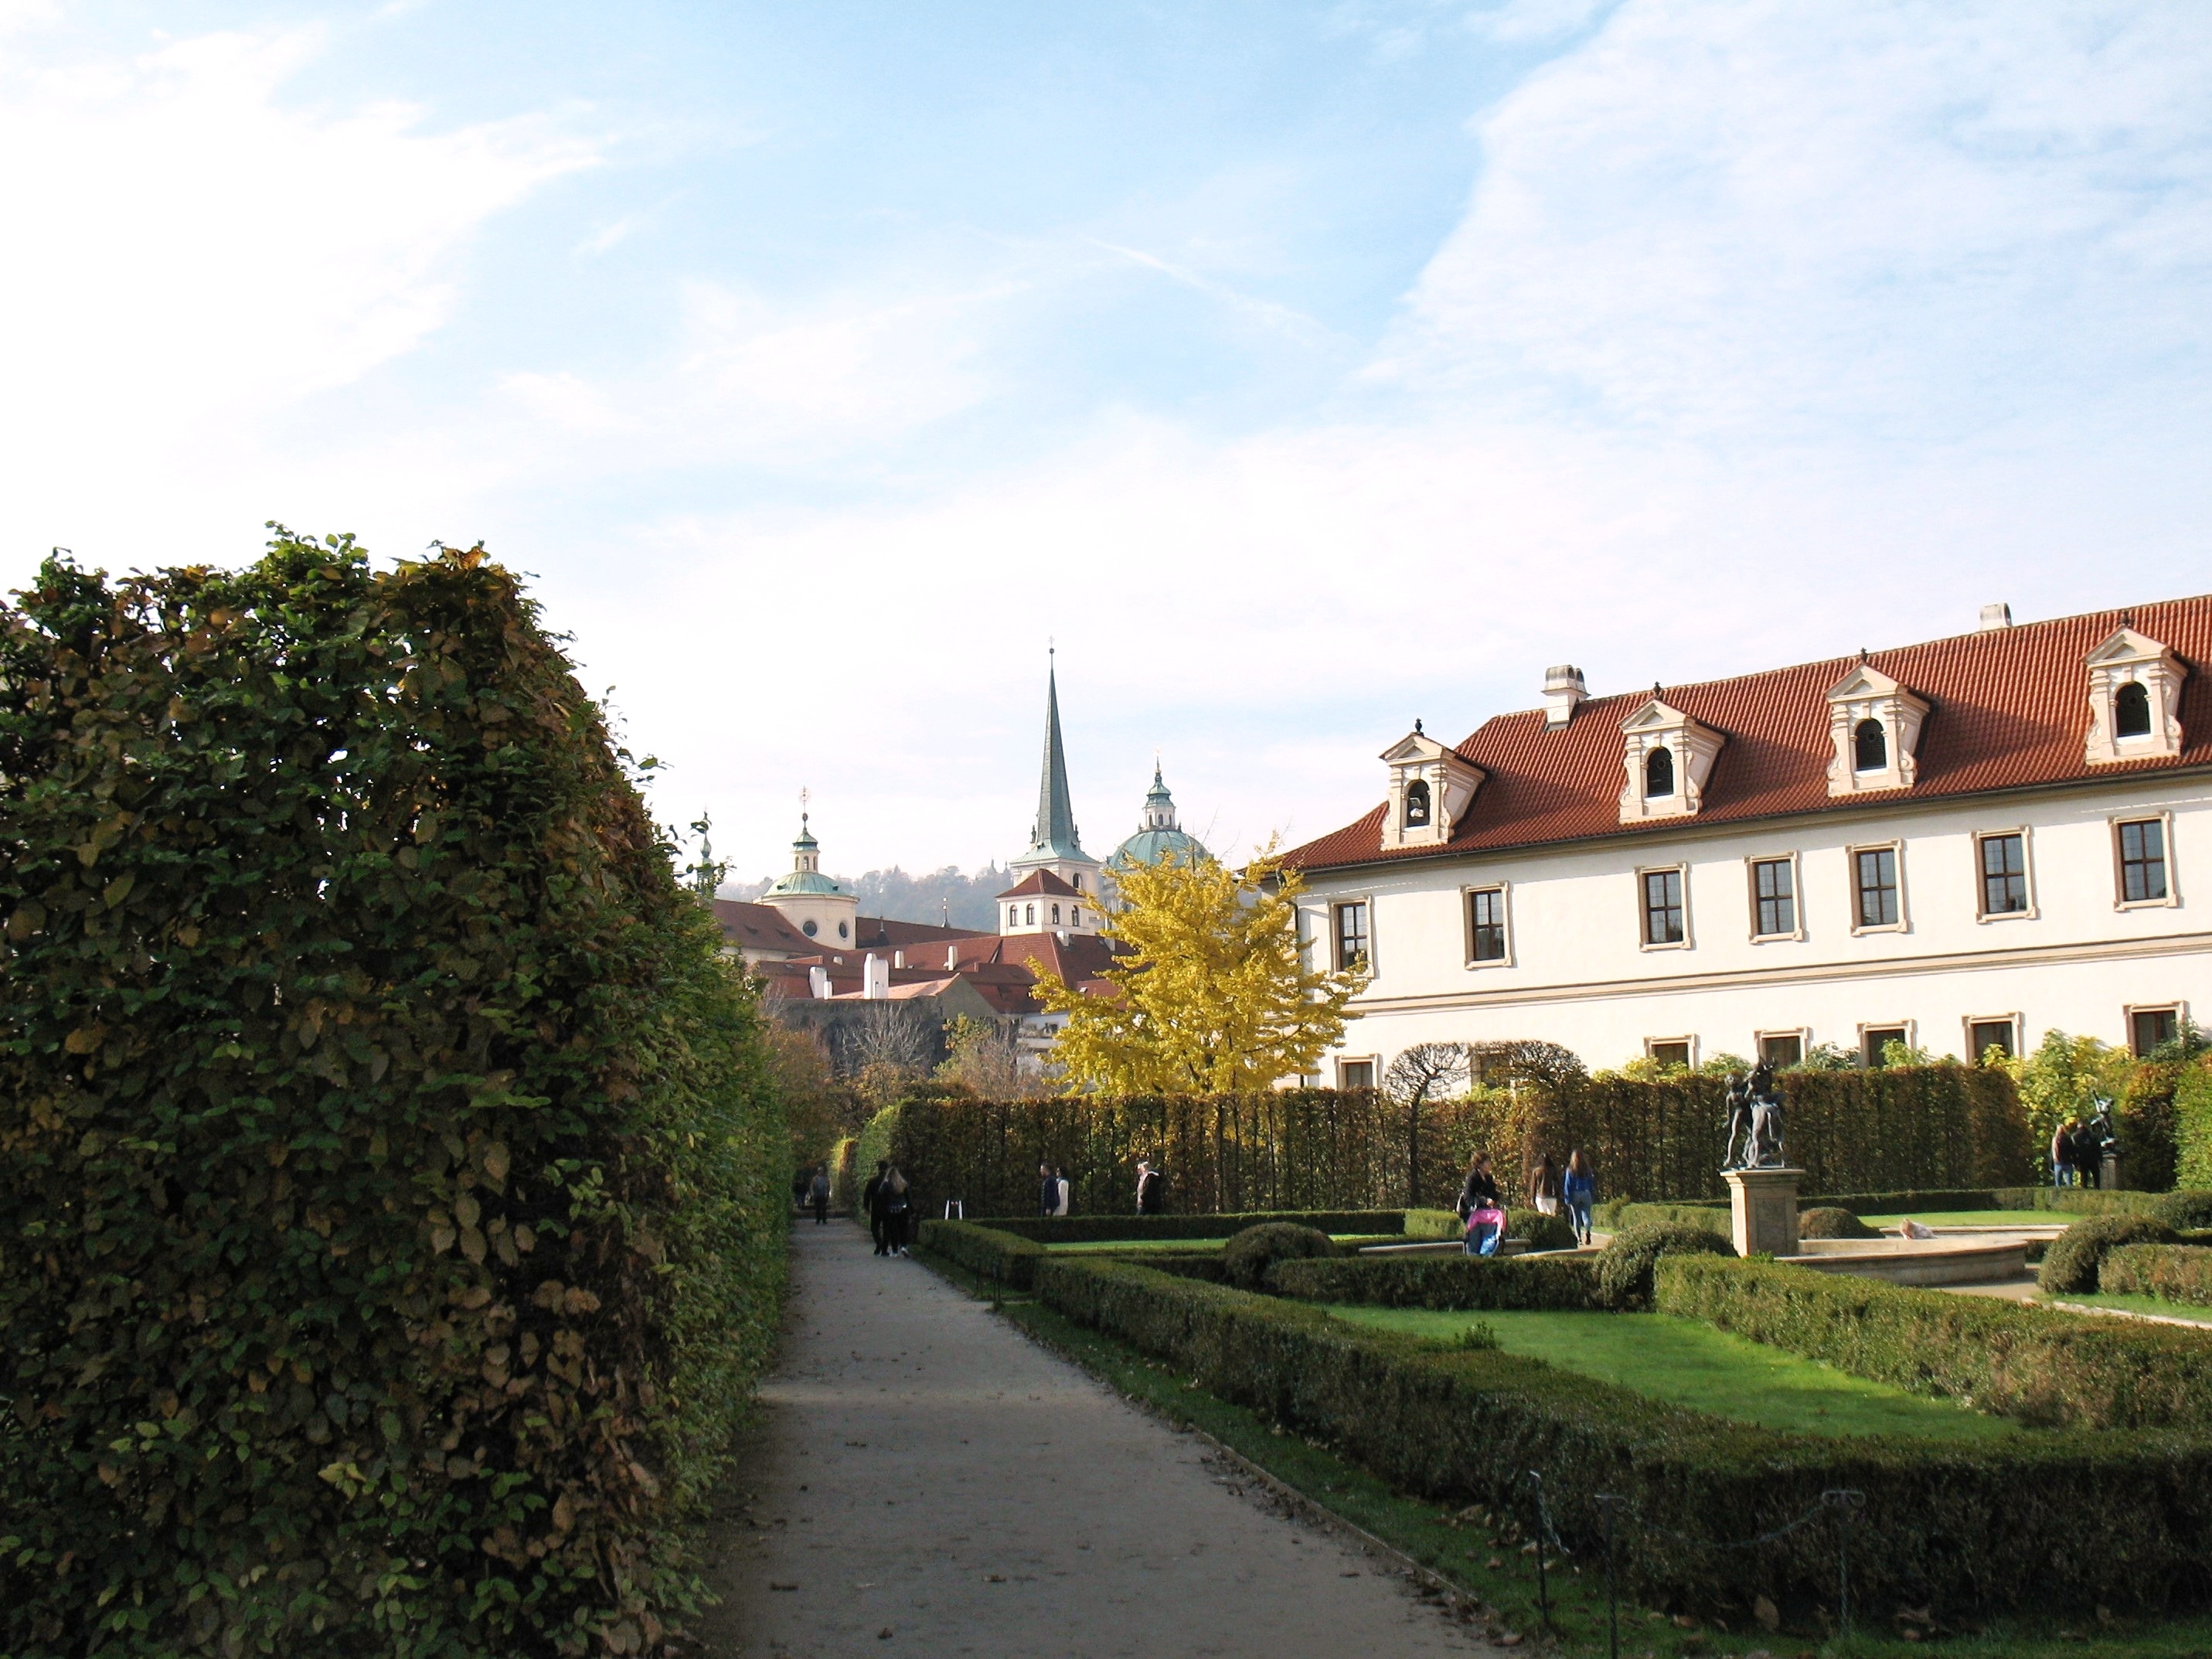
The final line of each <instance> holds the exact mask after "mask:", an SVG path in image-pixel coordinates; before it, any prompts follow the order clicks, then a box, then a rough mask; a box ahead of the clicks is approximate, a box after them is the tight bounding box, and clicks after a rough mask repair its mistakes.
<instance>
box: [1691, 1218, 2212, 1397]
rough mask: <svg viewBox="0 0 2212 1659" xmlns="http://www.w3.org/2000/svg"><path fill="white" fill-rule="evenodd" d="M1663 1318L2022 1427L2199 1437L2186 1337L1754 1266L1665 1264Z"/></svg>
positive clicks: (2192, 1344) (2194, 1361) (2209, 1369)
mask: <svg viewBox="0 0 2212 1659" xmlns="http://www.w3.org/2000/svg"><path fill="white" fill-rule="evenodd" d="M1656 1306H1657V1309H1658V1310H1659V1311H1660V1312H1662V1313H1671V1314H1680V1315H1683V1316H1686V1317H1688V1318H1692V1319H1702V1320H1705V1321H1706V1322H1708V1323H1710V1324H1712V1325H1715V1326H1717V1327H1718V1328H1721V1329H1722V1330H1724V1331H1734V1332H1735V1333H1736V1334H1739V1335H1741V1336H1747V1337H1749V1338H1751V1339H1752V1340H1753V1341H1757V1342H1764V1343H1766V1344H1768V1345H1769V1346H1773V1347H1777V1348H1784V1349H1787V1350H1788V1351H1789V1352H1791V1353H1795V1354H1802V1355H1803V1356H1804V1357H1805V1358H1808V1359H1819V1360H1824V1361H1826V1363H1827V1364H1832V1365H1835V1366H1838V1367H1840V1368H1841V1369H1842V1370H1847V1371H1850V1372H1851V1373H1852V1374H1853V1375H1855V1376H1865V1377H1871V1378H1873V1379H1874V1380H1875V1381H1876V1382H1880V1383H1894V1384H1896V1385H1897V1386H1898V1387H1899V1388H1904V1389H1911V1390H1912V1391H1913V1392H1915V1393H1916V1394H1929V1395H1947V1396H1948V1397H1950V1398H1952V1399H1954V1400H1960V1401H1966V1402H1969V1403H1971V1404H1972V1405H1973V1406H1975V1407H1978V1408H1979V1409H1981V1410H1984V1411H1987V1412H1992V1413H1996V1414H1997V1415H1999V1416H2002V1417H2012V1418H2017V1419H2020V1420H2021V1422H2024V1423H2032V1424H2041V1425H2069V1426H2078V1427H2083V1428H2094V1429H2165V1428H2184V1427H2185V1428H2192V1429H2201V1428H2202V1426H2203V1425H2205V1424H2207V1423H2208V1422H2212V1415H2208V1413H2212V1343H2208V1342H2207V1341H2205V1340H2204V1339H2203V1337H2202V1336H2201V1335H2199V1334H2197V1333H2195V1332H2192V1331H2184V1330H2178V1329H2175V1328H2172V1327H2169V1326H2160V1325H2151V1324H2146V1323H2142V1322H2136V1321H2129V1320H2120V1319H2106V1318H2099V1317H2094V1316H2086V1315H2074V1314H2064V1313H2057V1312H2053V1311H2051V1310H2047V1309H2043V1308H2028V1307H2021V1306H2018V1305H2016V1304H2009V1303H2004V1302H1999V1301H1996V1300H1994V1299H1991V1298H1989V1297H1972V1296H1955V1295H1952V1294H1950V1293H1948V1292H1947V1291H1923V1290H1914V1289H1911V1288H1908V1287H1906V1286H1904V1285H1885V1284H1882V1283H1881V1282H1880V1281H1879V1280H1875V1279H1857V1278H1853V1277H1850V1276H1849V1275H1846V1274H1841V1273H1836V1274H1831V1273H1809V1272H1808V1271H1806V1270H1805V1269H1804V1268H1802V1267H1775V1266H1772V1265H1771V1264H1768V1263H1764V1262H1759V1261H1718V1260H1711V1259H1707V1258H1704V1257H1684V1256H1669V1257H1668V1258H1666V1259H1665V1260H1664V1261H1662V1262H1661V1263H1660V1264H1659V1267H1658V1271H1657V1273H1656Z"/></svg>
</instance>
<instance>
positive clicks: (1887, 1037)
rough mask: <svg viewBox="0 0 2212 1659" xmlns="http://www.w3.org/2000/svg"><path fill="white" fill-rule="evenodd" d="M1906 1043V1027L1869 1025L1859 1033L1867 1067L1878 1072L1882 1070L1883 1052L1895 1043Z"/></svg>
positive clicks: (1861, 1050) (1861, 1049) (1860, 1045)
mask: <svg viewBox="0 0 2212 1659" xmlns="http://www.w3.org/2000/svg"><path fill="white" fill-rule="evenodd" d="M1893 1042H1905V1027H1903V1026H1902V1025H1869V1026H1865V1027H1863V1028H1862V1029H1861V1030H1860V1032H1859V1048H1860V1053H1861V1054H1862V1055H1863V1057H1864V1058H1865V1060H1866V1063H1867V1065H1868V1066H1870V1067H1872V1068H1873V1069H1875V1070H1876V1071H1879V1070H1880V1069H1881V1064H1882V1059H1881V1051H1882V1050H1883V1049H1884V1048H1887V1047H1888V1046H1889V1045H1890V1044H1891V1043H1893Z"/></svg>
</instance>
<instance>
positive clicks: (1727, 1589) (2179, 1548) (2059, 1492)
mask: <svg viewBox="0 0 2212 1659" xmlns="http://www.w3.org/2000/svg"><path fill="white" fill-rule="evenodd" d="M1332 1265H1334V1264H1329V1263H1324V1262H1300V1263H1296V1264H1285V1265H1284V1266H1281V1267H1278V1268H1277V1269H1276V1270H1275V1271H1276V1273H1278V1274H1279V1275H1282V1274H1291V1273H1315V1272H1316V1271H1324V1270H1327V1269H1328V1268H1329V1267H1331V1266H1332ZM1531 1265H1546V1266H1565V1265H1566V1264H1565V1263H1553V1264H1531ZM1515 1266H1516V1264H1515V1263H1512V1262H1499V1263H1492V1264H1490V1267H1491V1269H1492V1271H1496V1270H1497V1269H1498V1268H1510V1267H1515ZM1711 1266H1718V1267H1724V1268H1727V1269H1729V1270H1731V1271H1735V1272H1742V1271H1745V1270H1746V1269H1747V1264H1741V1263H1735V1262H1722V1263H1717V1264H1715V1263H1708V1262H1706V1261H1700V1260H1694V1259H1693V1260H1687V1261H1680V1265H1679V1266H1677V1265H1676V1262H1675V1261H1670V1262H1669V1263H1668V1266H1667V1267H1664V1268H1662V1273H1666V1274H1668V1276H1669V1277H1670V1278H1671V1276H1672V1275H1673V1274H1674V1273H1677V1272H1680V1271H1682V1270H1684V1269H1703V1268H1706V1267H1711ZM1752 1270H1753V1271H1758V1270H1757V1269H1756V1268H1753V1269H1752ZM1764 1271H1765V1272H1768V1273H1777V1272H1790V1271H1791V1270H1789V1269H1775V1268H1768V1269H1765V1270H1764ZM1800 1276H1802V1277H1804V1278H1811V1277H1812V1275H1810V1274H1801V1275H1800ZM1501 1282H1503V1280H1502V1276H1501ZM1037 1290H1038V1294H1039V1296H1040V1298H1041V1299H1042V1301H1043V1302H1044V1303H1045V1304H1046V1305H1048V1307H1051V1308H1052V1309H1054V1310H1055V1311H1057V1312H1059V1313H1061V1314H1063V1315H1065V1316H1067V1317H1069V1318H1071V1319H1073V1320H1075V1321H1076V1322H1079V1323H1080V1324H1084V1325H1086V1326H1089V1327H1091V1328H1093V1329H1096V1330H1098V1331H1101V1332H1103V1333H1104V1334H1107V1335H1109V1336H1110V1337H1113V1338H1115V1339H1117V1340H1121V1341H1125V1342H1127V1343H1128V1344H1129V1345H1130V1346H1133V1347H1135V1348H1137V1349H1139V1351H1141V1352H1144V1353H1146V1354H1148V1355H1150V1356H1152V1357H1153V1358H1158V1359H1163V1360H1166V1361H1169V1362H1170V1363H1172V1364H1174V1365H1175V1366H1176V1369H1177V1370H1178V1371H1179V1372H1181V1373H1182V1374H1183V1375H1185V1376H1189V1377H1191V1378H1193V1379H1194V1381H1195V1382H1196V1383H1198V1384H1199V1386H1200V1387H1202V1388H1205V1389H1208V1390H1210V1391H1211V1392H1212V1393H1214V1394H1216V1395H1220V1396H1221V1397H1223V1398H1225V1399H1227V1400H1231V1401H1236V1402H1237V1403H1239V1404H1242V1405H1245V1406H1248V1407H1253V1408H1255V1409H1257V1410H1259V1411H1261V1412H1262V1413H1267V1414H1270V1415H1272V1416H1273V1418H1274V1419H1276V1420H1277V1421H1278V1422H1279V1423H1282V1424H1284V1425H1286V1426H1288V1427H1291V1428H1293V1429H1296V1430H1297V1431H1299V1432H1301V1433H1304V1434H1307V1435H1310V1436H1313V1437H1316V1438H1318V1439H1322V1440H1326V1441H1328V1442H1329V1443H1333V1444H1334V1445H1335V1446H1336V1447H1338V1448H1339V1449H1341V1450H1343V1451H1344V1452H1345V1453H1346V1454H1347V1455H1350V1456H1352V1457H1353V1458H1355V1459H1357V1460H1358V1461H1359V1462H1362V1463H1364V1464H1365V1465H1366V1466H1367V1467H1368V1468H1370V1469H1372V1470H1373V1471H1374V1472H1375V1473H1376V1474H1378V1475H1379V1476H1381V1477H1382V1478H1383V1479H1384V1480H1389V1481H1391V1482H1392V1483H1394V1484H1395V1485H1397V1486H1400V1487H1401V1488H1403V1489H1406V1490H1409V1491H1412V1492H1418V1493H1419V1494H1421V1495H1423V1496H1424V1497H1426V1498H1437V1499H1444V1500H1449V1501H1451V1502H1454V1503H1465V1502H1468V1501H1479V1502H1484V1503H1488V1504H1496V1505H1498V1506H1501V1507H1504V1508H1505V1509H1507V1510H1509V1511H1510V1512H1512V1513H1515V1514H1519V1513H1522V1511H1524V1510H1525V1509H1526V1507H1527V1503H1528V1486H1527V1471H1528V1470H1530V1469H1536V1470H1540V1471H1541V1472H1542V1473H1543V1474H1544V1476H1545V1486H1546V1489H1547V1492H1549V1493H1550V1494H1551V1506H1552V1507H1551V1513H1552V1519H1553V1523H1554V1525H1555V1526H1556V1527H1557V1528H1558V1530H1559V1533H1560V1534H1562V1536H1563V1537H1564V1539H1565V1542H1566V1543H1567V1545H1568V1546H1569V1547H1570V1548H1572V1549H1574V1550H1577V1551H1595V1550H1598V1549H1601V1548H1602V1545H1601V1542H1600V1540H1601V1537H1602V1534H1601V1529H1600V1521H1599V1516H1598V1513H1597V1508H1596V1505H1595V1502H1594V1496H1595V1494H1596V1493H1598V1492H1619V1493H1622V1494H1624V1495H1625V1496H1626V1498H1628V1500H1629V1506H1630V1507H1629V1512H1630V1514H1631V1515H1632V1516H1634V1517H1636V1519H1637V1520H1638V1521H1639V1522H1642V1523H1644V1524H1643V1525H1642V1526H1641V1527H1634V1526H1632V1528H1631V1529H1630V1531H1631V1536H1632V1542H1631V1543H1630V1544H1629V1545H1628V1546H1627V1547H1624V1548H1623V1550H1622V1551H1621V1553H1620V1572H1621V1576H1622V1577H1623V1579H1624V1581H1625V1583H1626V1588H1627V1589H1628V1591H1629V1593H1631V1594H1632V1595H1637V1596H1638V1597H1641V1598H1644V1599H1646V1600H1647V1601H1650V1603H1651V1604H1652V1605H1654V1606H1662V1607H1695V1608H1700V1609H1711V1610H1716V1611H1717V1610H1723V1609H1731V1608H1740V1607H1742V1606H1743V1605H1744V1604H1745V1603H1747V1602H1748V1601H1750V1600H1751V1599H1752V1598H1753V1596H1755V1595H1768V1596H1771V1598H1772V1599H1773V1600H1774V1601H1776V1602H1777V1603H1778V1605H1779V1606H1781V1607H1783V1608H1784V1612H1785V1613H1795V1614H1796V1616H1798V1617H1803V1616H1805V1615H1806V1614H1807V1613H1808V1612H1809V1610H1810V1607H1811V1606H1813V1605H1815V1604H1819V1605H1826V1604H1828V1603H1829V1602H1830V1599H1831V1598H1832V1595H1833V1594H1834V1588H1835V1571H1836V1553H1835V1537H1834V1533H1833V1530H1832V1528H1831V1527H1829V1526H1827V1525H1826V1524H1816V1525H1814V1526H1809V1527H1806V1528H1801V1529H1799V1530H1797V1531H1796V1532H1793V1533H1790V1534H1788V1535H1787V1536H1785V1537H1783V1538H1781V1539H1778V1540H1776V1541H1773V1542H1772V1543H1771V1544H1769V1545H1767V1546H1765V1547H1762V1548H1761V1549H1760V1550H1759V1551H1756V1552H1753V1551H1741V1552H1736V1551H1731V1552H1728V1553H1721V1552H1717V1551H1716V1550H1715V1549H1713V1548H1712V1547H1711V1545H1713V1544H1717V1543H1723V1542H1733V1541H1736V1540H1739V1539H1741V1538H1743V1537H1746V1536H1748V1535H1751V1534H1756V1533H1759V1532H1763V1531H1766V1530H1769V1529H1771V1528H1776V1527H1778V1526H1781V1525H1782V1524H1784V1522H1788V1521H1790V1520H1791V1519H1794V1518H1795V1517H1796V1516H1799V1515H1801V1514H1802V1513H1804V1512H1805V1511H1806V1510H1809V1509H1813V1508H1814V1507H1815V1506H1816V1505H1817V1504H1819V1503H1820V1493H1821V1492H1823V1491H1825V1490H1826V1489H1828V1488H1831V1487H1851V1488H1856V1489H1857V1490H1859V1491H1862V1492H1865V1493H1866V1496H1867V1505H1866V1509H1865V1510H1864V1512H1863V1516H1862V1517H1861V1519H1860V1521H1859V1522H1858V1523H1857V1527H1856V1528H1855V1531H1854V1534H1853V1536H1854V1547H1853V1549H1852V1552H1851V1560H1852V1564H1853V1595H1854V1599H1855V1600H1858V1599H1861V1598H1863V1605H1866V1606H1869V1607H1891V1606H1895V1605H1898V1604H1899V1602H1904V1603H1905V1604H1907V1605H1914V1606H1918V1605H1923V1604H1931V1603H1932V1604H1933V1605H1934V1606H1935V1607H1936V1609H1937V1616H1939V1617H1941V1618H1945V1619H1949V1618H1953V1617H1956V1616H1958V1615H1960V1614H1961V1613H1966V1612H1968V1611H1977V1612H1978V1611H1994V1610H1998V1609H2002V1608H2009V1607H2027V1606H2034V1607H2039V1608H2045V1609H2048V1608H2050V1607H2052V1606H2053V1604H2058V1605H2070V1606H2090V1605H2094V1604H2095V1603H2097V1602H2100V1601H2101V1602H2104V1603H2106V1604H2108V1605H2113V1606H2122V1605H2136V1606H2170V1605H2175V1604H2180V1605H2201V1604H2203V1602H2204V1601H2205V1600H2206V1598H2207V1590H2208V1587H2212V1577H2208V1565H2207V1564H2208V1562H2212V1446H2208V1444H2207V1443H2205V1442H2204V1441H2203V1440H2201V1439H2197V1438H2193V1437H2188V1436H2184V1435H2179V1434H2172V1433H2141V1432H2138V1433H2134V1434H2111V1433H2101V1432H2097V1431H2075V1432H2070V1433H2065V1434H2022V1435H2021V1436H2018V1437H2007V1438H2006V1439H2004V1440H2002V1441H1997V1442H1969V1443H1960V1444H1957V1445H1946V1444H1940V1443H1929V1442H1928V1441H1926V1440H1922V1439H1917V1438H1915V1439H1905V1438H1901V1437H1862V1438H1853V1439H1849V1440H1843V1439H1838V1440H1826V1439H1817V1438H1814V1437H1809V1436H1802V1435H1790V1434H1776V1433H1772V1432H1770V1431H1765V1430H1759V1429H1754V1428H1752V1427H1750V1426H1747V1425H1739V1424H1734V1423H1729V1422H1727V1421H1724V1420H1723V1419H1718V1418H1714V1417H1709V1416H1706V1415H1705V1414H1703V1413H1697V1412H1692V1411H1684V1410H1680V1409H1676V1408H1673V1407H1665V1406H1662V1405H1659V1404H1657V1403H1656V1402H1654V1401H1647V1400H1645V1399H1643V1398H1642V1397H1640V1396H1638V1395H1634V1394H1632V1393H1630V1392H1629V1391H1627V1390H1626V1389H1620V1388H1616V1387H1614V1386H1613V1385H1611V1384H1609V1383H1601V1382H1598V1381H1596V1380H1595V1379H1593V1378H1589V1377H1583V1376H1577V1375H1575V1374H1573V1373H1571V1372H1569V1371H1565V1370H1558V1369H1556V1368H1554V1367H1553V1366H1549V1365H1547V1364H1542V1363H1541V1362H1540V1361H1536V1360H1532V1359H1527V1358H1516V1357H1515V1356H1512V1355H1510V1354H1504V1353H1500V1352H1480V1351H1463V1350H1455V1349H1450V1348H1447V1347H1446V1346H1443V1345H1442V1344H1440V1343H1435V1342H1429V1341H1425V1340H1421V1339H1419V1338H1417V1337H1413V1336H1408V1335H1404V1334H1399V1333H1395V1332H1389V1331H1378V1330H1372V1329H1365V1328H1359V1327H1357V1326H1353V1325H1351V1324H1348V1323H1346V1322H1343V1321H1340V1320H1335V1319H1332V1318H1330V1317H1329V1316H1328V1315H1326V1314H1324V1313H1322V1312H1321V1311H1320V1310H1318V1309H1314V1308H1310V1307H1306V1306H1304V1305H1301V1304H1297V1303H1294V1302H1288V1301H1285V1300H1282V1299H1279V1298H1271V1297H1261V1296H1255V1295H1251V1294H1249V1293H1246V1292H1243V1291H1233V1290H1230V1289H1227V1288H1225V1287H1221V1286H1215V1285H1201V1284H1195V1283H1193V1282H1190V1281H1189V1280H1187V1279H1174V1278H1170V1277H1169V1276H1168V1275H1166V1274H1164V1273H1158V1272H1155V1271H1152V1270H1151V1269H1148V1268H1146V1267H1139V1266H1136V1265H1135V1264H1133V1263H1128V1262H1117V1261H1104V1262H1102V1261H1076V1260H1072V1259H1068V1258H1065V1257H1060V1258H1054V1259H1053V1260H1051V1261H1047V1262H1044V1263H1042V1264H1041V1265H1040V1266H1039V1267H1038V1269H1037ZM1952 1299H1953V1300H1959V1301H1965V1300H1967V1298H1952Z"/></svg>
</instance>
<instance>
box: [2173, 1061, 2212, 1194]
mask: <svg viewBox="0 0 2212 1659" xmlns="http://www.w3.org/2000/svg"><path fill="white" fill-rule="evenodd" d="M2173 1139H2174V1146H2175V1153H2176V1156H2175V1160H2174V1162H2175V1170H2174V1184H2175V1185H2176V1186H2178V1187H2183V1188H2212V1054H2201V1055H2199V1056H2198V1057H2197V1059H2195V1060H2191V1061H2190V1062H2189V1063H2188V1064H2187V1065H2185V1066H2183V1067H2182V1068H2181V1074H2180V1076H2179V1078H2178V1079H2176V1081H2175V1083H2174V1085H2173Z"/></svg>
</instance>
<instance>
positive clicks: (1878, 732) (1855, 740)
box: [1851, 714, 1893, 778]
mask: <svg viewBox="0 0 2212 1659" xmlns="http://www.w3.org/2000/svg"><path fill="white" fill-rule="evenodd" d="M1868 726H1872V727H1874V729H1875V737H1876V738H1878V739H1880V741H1881V759H1880V760H1879V761H1877V762H1875V764H1873V765H1872V766H1869V765H1867V764H1866V763H1865V759H1866V757H1865V752H1864V750H1862V749H1861V747H1860V744H1862V743H1863V741H1864V740H1865V737H1866V728H1867V727H1868ZM1892 746H1893V738H1891V736H1890V730H1889V722H1888V721H1887V720H1884V719H1882V717H1881V715H1879V714H1862V715H1860V716H1859V717H1858V719H1857V720H1853V721H1852V722H1851V775H1852V776H1853V777H1859V778H1866V777H1872V776H1874V775H1875V774H1876V773H1878V772H1887V771H1888V770H1889V767H1890V758H1889V752H1890V750H1891V748H1892Z"/></svg>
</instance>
